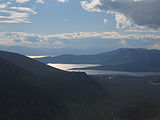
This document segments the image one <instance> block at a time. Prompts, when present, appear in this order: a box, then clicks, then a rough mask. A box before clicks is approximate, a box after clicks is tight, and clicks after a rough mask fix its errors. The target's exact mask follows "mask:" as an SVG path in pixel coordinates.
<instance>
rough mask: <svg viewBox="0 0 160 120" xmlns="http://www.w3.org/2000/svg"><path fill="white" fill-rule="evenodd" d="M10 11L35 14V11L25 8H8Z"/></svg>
mask: <svg viewBox="0 0 160 120" xmlns="http://www.w3.org/2000/svg"><path fill="white" fill-rule="evenodd" d="M10 9H13V10H19V11H22V12H30V13H32V14H37V12H36V11H34V10H33V9H31V8H27V7H10Z"/></svg>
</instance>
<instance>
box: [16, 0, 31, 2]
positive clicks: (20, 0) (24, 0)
mask: <svg viewBox="0 0 160 120" xmlns="http://www.w3.org/2000/svg"><path fill="white" fill-rule="evenodd" d="M29 1H30V0H16V2H17V3H26V2H29Z"/></svg>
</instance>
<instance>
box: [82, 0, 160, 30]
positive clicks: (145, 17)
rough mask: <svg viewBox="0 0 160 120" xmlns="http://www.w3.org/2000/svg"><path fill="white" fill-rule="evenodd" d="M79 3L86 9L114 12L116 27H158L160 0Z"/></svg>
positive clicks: (103, 0) (93, 0)
mask: <svg viewBox="0 0 160 120" xmlns="http://www.w3.org/2000/svg"><path fill="white" fill-rule="evenodd" d="M81 5H82V7H83V8H84V9H86V10H87V11H97V12H109V13H113V14H115V17H116V21H117V26H118V27H126V26H138V27H148V28H160V7H159V5H160V0H92V1H91V2H87V1H82V2H81Z"/></svg>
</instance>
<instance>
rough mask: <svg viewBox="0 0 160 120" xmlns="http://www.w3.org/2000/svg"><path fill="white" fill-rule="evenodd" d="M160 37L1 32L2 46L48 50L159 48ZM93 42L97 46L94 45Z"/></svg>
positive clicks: (152, 35) (147, 35) (113, 33)
mask: <svg viewBox="0 0 160 120" xmlns="http://www.w3.org/2000/svg"><path fill="white" fill-rule="evenodd" d="M159 40H160V35H156V34H125V33H124V34H122V33H118V32H78V33H63V34H51V35H39V34H32V33H24V32H0V45H3V46H23V47H32V48H39V47H43V48H47V49H60V48H61V49H76V50H77V49H79V50H83V49H92V50H93V49H97V50H98V49H106V48H111V49H115V48H119V47H142V48H156V49H160V47H159V45H160V44H159ZM93 41H94V43H95V44H93Z"/></svg>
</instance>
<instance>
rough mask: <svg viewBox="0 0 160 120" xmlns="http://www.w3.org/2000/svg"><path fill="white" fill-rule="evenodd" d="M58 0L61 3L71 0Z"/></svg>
mask: <svg viewBox="0 0 160 120" xmlns="http://www.w3.org/2000/svg"><path fill="white" fill-rule="evenodd" d="M57 1H58V2H61V3H65V2H68V1H69V0H57Z"/></svg>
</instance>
